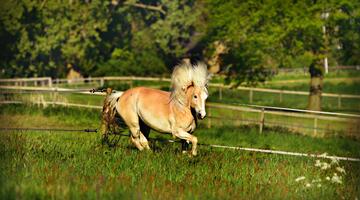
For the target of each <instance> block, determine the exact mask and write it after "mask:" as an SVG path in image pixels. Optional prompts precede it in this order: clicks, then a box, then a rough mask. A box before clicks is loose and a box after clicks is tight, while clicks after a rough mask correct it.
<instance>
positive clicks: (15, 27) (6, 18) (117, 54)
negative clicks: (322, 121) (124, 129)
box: [0, 0, 360, 83]
mask: <svg viewBox="0 0 360 200" xmlns="http://www.w3.org/2000/svg"><path fill="white" fill-rule="evenodd" d="M324 13H328V17H327V18H325V17H324ZM323 27H326V34H324V33H323ZM359 28H360V3H359V2H358V1H353V0H316V1H315V0H305V1H298V0H292V1H282V0H263V1H257V0H243V1H239V0H226V1H225V0H200V1H195V0H149V1H145V0H125V1H121V0H111V1H102V0H91V1H90V0H83V1H74V0H66V1H65V0H59V1H40V0H23V1H20V0H15V1H14V0H11V1H10V0H3V1H2V6H1V7H0V42H1V46H2V47H3V48H4V49H5V50H3V51H1V52H0V64H1V71H2V74H1V76H3V77H15V76H53V77H61V76H62V77H63V76H65V75H66V73H67V72H68V70H69V67H71V68H74V69H76V70H78V71H79V72H80V73H82V74H83V75H85V76H100V75H161V74H164V73H167V72H168V68H170V67H172V66H173V65H174V64H175V63H176V62H179V60H180V59H182V58H184V57H191V58H197V59H204V60H208V57H209V56H211V52H212V51H214V50H213V48H214V43H215V42H217V41H220V42H221V44H225V45H226V49H227V51H226V53H224V54H222V56H221V60H222V64H221V66H222V68H221V69H222V71H223V72H225V73H226V74H227V75H228V77H229V80H230V81H231V80H235V82H236V83H241V82H248V83H256V82H259V81H263V80H265V79H266V78H268V77H269V76H271V73H270V72H271V71H273V70H274V69H277V68H285V67H310V66H313V68H314V69H316V71H318V72H320V74H321V75H322V68H321V66H322V65H321V64H322V63H321V62H320V61H321V60H322V59H323V58H324V57H325V56H327V57H329V61H330V64H331V65H337V64H343V65H357V64H359V63H360V45H359V44H360V31H359V30H360V29H359Z"/></svg>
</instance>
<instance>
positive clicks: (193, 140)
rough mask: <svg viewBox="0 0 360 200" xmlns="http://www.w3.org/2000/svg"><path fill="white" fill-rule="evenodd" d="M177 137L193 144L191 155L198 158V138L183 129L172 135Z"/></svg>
mask: <svg viewBox="0 0 360 200" xmlns="http://www.w3.org/2000/svg"><path fill="white" fill-rule="evenodd" d="M172 134H173V135H174V136H175V137H178V138H180V139H183V140H187V141H190V142H191V144H192V147H191V154H192V155H193V156H196V155H197V142H198V140H197V137H195V136H193V135H191V134H190V133H188V132H186V131H184V130H182V129H178V130H176V131H174V132H173V133H172Z"/></svg>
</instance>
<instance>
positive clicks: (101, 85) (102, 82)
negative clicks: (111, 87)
mask: <svg viewBox="0 0 360 200" xmlns="http://www.w3.org/2000/svg"><path fill="white" fill-rule="evenodd" d="M100 87H104V78H101V79H100Z"/></svg>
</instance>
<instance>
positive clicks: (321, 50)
mask: <svg viewBox="0 0 360 200" xmlns="http://www.w3.org/2000/svg"><path fill="white" fill-rule="evenodd" d="M207 5H208V6H209V8H208V9H209V10H210V11H209V12H210V13H209V35H208V38H207V39H208V40H209V41H217V40H220V41H223V42H225V43H226V45H227V46H228V47H229V51H228V53H227V54H225V55H224V56H223V58H222V59H223V62H224V66H225V67H224V70H225V72H227V74H228V77H229V80H230V81H235V83H237V84H240V83H242V82H248V83H250V84H251V83H255V84H256V83H257V82H259V81H264V80H265V79H266V78H269V77H270V76H271V73H269V71H272V69H276V68H281V67H288V66H291V65H292V66H296V65H299V63H301V64H300V65H305V66H306V67H309V72H310V77H311V84H310V95H309V105H308V108H309V109H312V110H320V109H321V92H322V87H323V76H324V73H323V71H324V70H323V60H324V57H325V56H329V57H333V56H334V54H335V53H334V46H336V45H343V44H347V45H349V46H355V47H356V46H357V43H355V42H356V41H358V40H359V39H358V38H359V37H358V36H359V34H360V33H359V32H356V31H354V30H356V28H358V27H359V17H358V15H359V14H358V13H359V10H358V8H359V3H356V2H352V1H347V0H342V1H336V0H331V1H321V0H320V1H311V0H307V1H281V0H274V1H273V0H267V1H266V0H265V1H261V2H260V1H255V0H246V1H241V2H238V1H236V0H230V1H223V0H209V1H207ZM323 13H330V16H331V17H329V18H328V19H326V20H325V19H324V18H322V17H321V16H322V15H323ZM354 16H357V17H354ZM323 27H326V28H327V30H328V31H327V32H326V35H324V33H323V31H322V30H323ZM340 27H341V28H340ZM339 28H340V29H339ZM347 34H351V35H352V36H350V37H349V35H347ZM354 35H357V36H356V37H354ZM350 41H351V42H350ZM353 43H354V44H353ZM350 44H353V45H350ZM357 51H358V49H356V48H355V51H354V50H351V48H346V50H345V51H344V53H342V52H339V51H337V52H338V53H339V54H340V55H339V56H338V57H342V56H344V58H349V57H352V56H351V55H353V54H355V55H356V52H357ZM350 52H351V53H350ZM335 61H336V60H335V59H333V60H332V62H335Z"/></svg>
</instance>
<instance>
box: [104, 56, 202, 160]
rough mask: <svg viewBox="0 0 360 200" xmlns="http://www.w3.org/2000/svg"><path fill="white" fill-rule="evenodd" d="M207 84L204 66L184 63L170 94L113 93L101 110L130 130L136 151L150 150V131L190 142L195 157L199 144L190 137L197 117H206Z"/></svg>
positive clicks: (153, 91) (136, 90)
mask: <svg viewBox="0 0 360 200" xmlns="http://www.w3.org/2000/svg"><path fill="white" fill-rule="evenodd" d="M207 82H208V72H207V68H206V65H205V64H202V63H198V64H196V65H191V64H188V63H183V64H180V65H178V66H176V67H175V68H174V70H173V73H172V76H171V86H172V90H171V92H165V91H161V90H156V89H151V88H146V87H137V88H133V89H129V90H127V91H125V92H124V93H112V94H111V95H109V96H108V97H107V98H106V99H105V102H104V110H106V109H105V105H108V109H107V110H108V111H109V113H110V114H109V115H108V116H110V118H113V117H114V116H115V113H116V112H117V113H118V114H119V115H120V116H121V118H122V119H123V120H124V122H125V123H126V125H127V126H128V127H129V129H130V132H131V141H132V142H133V143H134V144H135V146H136V147H137V148H138V149H139V150H143V149H150V147H149V144H148V140H147V137H148V135H149V132H150V129H154V130H156V131H158V132H162V133H171V134H172V135H173V136H174V137H178V138H180V139H182V140H186V141H188V142H191V143H192V149H191V154H192V155H194V156H195V155H196V154H197V149H196V148H197V142H198V140H197V138H196V137H195V136H193V135H192V134H191V133H192V132H193V131H194V130H195V128H196V117H198V118H199V119H204V118H205V116H206V111H205V101H206V99H207V97H208V90H207ZM192 110H193V111H195V114H193V113H192ZM194 115H196V116H194ZM103 121H104V120H103ZM103 134H106V130H105V131H104V130H103ZM104 137H106V135H104Z"/></svg>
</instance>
